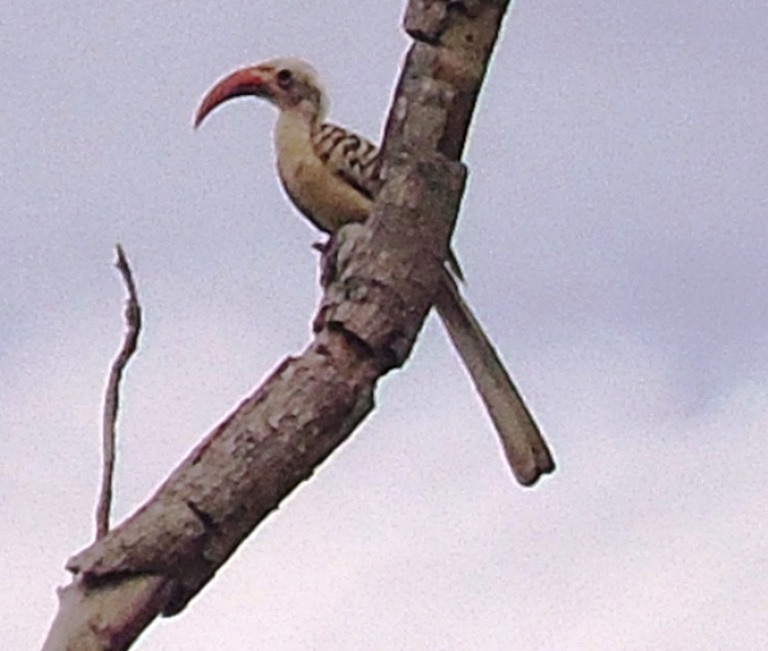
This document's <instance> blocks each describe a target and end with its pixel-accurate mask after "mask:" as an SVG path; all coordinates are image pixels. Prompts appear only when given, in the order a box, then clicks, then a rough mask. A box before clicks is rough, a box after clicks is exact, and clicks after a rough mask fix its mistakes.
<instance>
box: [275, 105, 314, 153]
mask: <svg viewBox="0 0 768 651" xmlns="http://www.w3.org/2000/svg"><path fill="white" fill-rule="evenodd" d="M319 128H320V124H319V122H318V120H317V117H316V116H313V115H311V114H307V113H305V112H302V111H298V110H288V111H281V112H280V115H279V116H278V118H277V124H276V125H275V150H276V152H277V158H278V161H281V162H287V159H292V158H295V157H305V156H310V155H312V154H314V149H313V145H312V136H313V135H314V133H315V132H316V131H317V129H319Z"/></svg>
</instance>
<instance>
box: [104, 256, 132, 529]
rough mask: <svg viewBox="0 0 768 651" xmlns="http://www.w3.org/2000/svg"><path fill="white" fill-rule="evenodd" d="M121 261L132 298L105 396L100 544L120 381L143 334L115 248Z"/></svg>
mask: <svg viewBox="0 0 768 651" xmlns="http://www.w3.org/2000/svg"><path fill="white" fill-rule="evenodd" d="M115 250H116V253H117V260H116V261H115V266H116V267H117V269H118V271H119V272H120V275H121V276H122V277H123V282H124V283H125V287H126V289H127V290H128V298H127V299H126V301H125V312H124V316H125V325H126V331H125V336H124V337H123V345H122V346H121V348H120V352H119V353H118V354H117V357H116V358H115V360H114V361H113V362H112V369H111V370H110V372H109V380H108V381H107V389H106V392H105V394H104V414H103V418H102V450H103V451H102V454H103V460H102V464H103V465H102V474H101V490H100V492H99V501H98V503H97V505H96V540H100V539H101V538H103V537H104V536H106V535H107V532H108V531H109V512H110V509H111V508H112V485H113V480H114V474H115V441H116V438H117V437H116V428H117V412H118V409H119V407H120V381H121V380H122V377H123V371H124V370H125V367H126V366H127V365H128V362H129V360H130V359H131V357H132V356H133V354H134V353H135V352H136V347H137V345H138V342H139V334H140V332H141V305H140V304H139V297H138V294H137V292H136V284H135V283H134V280H133V273H132V272H131V267H130V265H129V264H128V259H127V258H126V257H125V252H124V251H123V247H121V246H120V245H119V244H118V245H117V246H116V247H115Z"/></svg>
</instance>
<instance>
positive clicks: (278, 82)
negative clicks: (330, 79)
mask: <svg viewBox="0 0 768 651" xmlns="http://www.w3.org/2000/svg"><path fill="white" fill-rule="evenodd" d="M244 95H253V96H254V97H263V98H264V99H266V100H268V101H269V102H271V103H272V104H274V105H275V106H277V108H278V109H279V110H280V111H298V112H300V113H301V114H303V115H305V116H306V117H307V118H308V119H310V120H313V121H318V122H322V121H323V120H324V119H325V116H326V115H327V112H328V95H327V94H326V92H325V89H324V88H323V85H322V83H321V82H320V79H319V77H318V74H317V71H316V70H315V69H314V68H313V67H312V66H311V65H309V64H308V63H307V62H306V61H302V60H301V59H294V58H289V57H286V58H280V59H272V60H270V61H265V62H264V63H260V64H258V65H255V66H248V67H246V68H241V69H240V70H237V71H235V72H233V73H232V74H230V75H228V76H226V77H224V79H222V80H221V81H219V82H218V83H217V84H216V85H215V86H214V87H213V88H211V90H209V91H208V94H207V95H206V96H205V97H204V98H203V101H202V102H201V104H200V108H199V109H198V110H197V114H196V115H195V127H197V126H199V125H200V123H202V121H203V120H204V119H205V117H206V116H207V115H208V114H209V113H210V112H211V111H213V109H215V108H216V107H217V106H219V105H220V104H223V103H224V102H226V101H227V100H230V99H232V98H234V97H241V96H244Z"/></svg>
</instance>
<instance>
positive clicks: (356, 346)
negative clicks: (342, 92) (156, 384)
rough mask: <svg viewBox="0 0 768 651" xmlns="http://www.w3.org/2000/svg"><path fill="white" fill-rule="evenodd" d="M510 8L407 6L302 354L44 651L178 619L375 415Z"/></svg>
mask: <svg viewBox="0 0 768 651" xmlns="http://www.w3.org/2000/svg"><path fill="white" fill-rule="evenodd" d="M508 4H509V2H508V0H466V1H464V2H453V1H448V0H411V1H410V3H409V6H408V9H407V13H406V17H405V29H406V31H408V33H409V34H410V35H411V36H412V37H413V38H414V39H415V42H414V44H413V45H412V47H411V49H410V51H409V52H408V55H407V58H406V61H405V64H404V66H403V71H402V75H401V78H400V82H399V85H398V88H397V92H396V95H395V98H394V102H393V105H392V110H391V112H390V115H389V120H388V123H387V128H386V136H385V141H384V145H383V146H384V150H385V153H384V156H385V159H384V165H385V178H386V181H385V183H384V185H383V187H382V189H381V192H380V193H379V196H378V198H377V201H376V206H375V209H374V212H373V215H372V217H371V219H369V220H368V222H367V223H366V224H365V225H362V226H350V227H346V228H345V229H344V230H343V231H342V233H341V235H340V246H339V249H338V259H337V261H336V263H337V264H336V274H335V276H334V277H333V278H332V279H331V282H330V283H329V285H328V286H327V288H326V290H325V294H324V297H323V299H322V304H321V306H320V310H319V313H318V315H317V316H316V318H315V336H314V339H313V341H312V342H311V343H310V344H309V346H308V347H307V348H306V350H305V351H304V352H303V354H302V355H301V356H299V357H295V358H288V359H286V360H284V361H283V362H282V363H281V364H280V365H279V366H278V368H277V369H276V370H275V371H274V372H273V373H272V375H271V377H270V378H269V379H268V380H267V381H266V382H265V383H264V384H263V385H262V386H261V387H260V388H259V389H257V390H256V391H255V393H253V394H252V395H250V396H248V397H247V398H246V399H245V400H244V401H243V402H242V404H241V405H240V406H239V407H238V408H237V409H236V410H235V411H234V412H233V413H232V414H230V415H229V416H228V417H227V418H225V419H224V420H223V421H222V423H221V424H220V425H218V426H217V427H216V428H215V429H214V430H213V431H212V432H211V433H210V434H208V435H207V436H206V437H205V438H204V439H203V441H202V442H201V443H200V444H199V445H198V446H197V448H196V449H195V450H193V451H192V452H191V453H190V455H189V456H188V457H187V458H186V459H185V460H184V461H183V462H182V463H181V464H180V465H179V466H178V467H177V468H176V469H175V470H174V471H173V472H172V473H171V475H170V477H169V478H168V479H167V481H166V482H165V483H164V484H163V485H162V486H161V487H160V489H159V490H158V491H157V492H156V493H155V495H153V496H152V497H151V498H150V499H149V500H148V501H147V503H146V504H144V505H143V506H142V507H141V508H140V509H139V510H138V511H137V512H136V513H134V514H133V515H132V516H131V517H129V518H128V519H127V520H125V521H124V522H123V523H122V524H120V525H119V526H118V527H116V528H115V529H113V530H112V531H110V532H109V533H108V534H107V535H106V536H104V537H103V538H101V539H100V540H98V541H97V542H95V543H94V544H93V545H91V546H90V547H88V548H87V549H85V550H84V551H82V552H80V553H78V554H77V555H76V556H74V557H73V558H71V559H70V560H69V562H68V564H67V567H68V569H69V570H70V571H71V572H72V573H73V582H72V583H71V584H70V585H69V586H67V587H66V588H64V589H62V590H61V591H60V608H59V613H58V615H57V617H56V619H55V621H54V623H53V626H52V628H51V631H50V632H49V636H48V639H47V641H46V643H45V646H44V651H54V650H56V651H63V650H71V651H74V650H77V651H88V650H90V649H94V650H95V649H126V648H128V647H129V646H130V645H131V644H132V642H133V641H134V640H135V639H136V638H137V637H138V636H139V635H140V633H141V631H142V630H143V629H144V628H145V627H146V626H147V625H148V624H149V623H150V622H151V621H152V620H153V619H154V618H155V617H156V616H157V615H159V614H164V615H170V614H173V613H176V612H178V611H179V610H181V609H182V608H183V607H184V606H185V604H186V603H187V602H188V601H189V600H190V599H192V598H193V597H194V596H195V595H196V594H197V592H198V591H199V590H200V589H201V588H202V587H203V586H204V585H205V584H206V583H207V582H208V581H209V580H210V579H211V578H212V577H213V575H214V574H215V573H216V571H217V570H218V568H219V567H221V565H222V564H223V563H224V562H225V561H226V560H227V559H228V558H229V556H230V555H231V554H232V553H233V551H234V550H235V549H236V548H237V547H238V545H239V544H240V543H241V542H242V541H243V540H244V539H245V538H246V536H248V535H249V534H250V533H251V532H252V531H253V529H254V528H255V527H256V526H257V525H258V524H259V523H260V522H261V521H262V520H263V519H264V518H265V517H266V516H267V515H268V514H269V513H270V511H272V510H273V509H275V508H277V506H278V504H279V503H280V502H281V501H282V500H283V499H284V498H285V497H286V496H287V495H288V494H289V493H290V492H291V491H292V490H293V489H295V488H296V487H297V486H298V485H299V484H300V483H301V482H302V481H304V480H305V479H307V478H308V477H309V476H310V475H311V474H312V472H313V470H314V469H315V467H316V466H317V465H318V464H320V463H321V462H322V461H323V460H324V459H325V458H326V457H327V456H328V455H329V454H330V453H331V452H333V450H334V449H335V448H336V447H337V446H338V445H339V444H340V443H342V442H343V441H344V440H345V439H346V438H347V437H348V436H349V435H350V434H351V433H352V432H353V431H354V429H355V427H357V425H358V424H359V423H360V422H361V421H362V420H363V418H365V416H366V415H367V414H368V413H370V411H371V410H372V408H373V405H374V390H375V387H376V383H377V381H378V379H379V378H380V377H381V376H382V375H384V374H385V373H387V372H388V371H389V370H391V369H392V368H395V367H398V366H401V365H402V364H403V363H404V362H405V360H406V359H407V357H408V355H409V353H410V351H411V348H412V346H413V343H414V340H415V338H416V336H417V334H418V332H419V331H420V329H421V327H422V324H423V322H424V319H425V318H426V316H427V313H428V312H429V309H430V306H431V305H432V302H433V298H434V296H435V292H436V290H437V288H438V283H439V278H440V274H441V273H442V268H441V267H442V264H443V263H442V261H443V260H444V259H445V256H446V252H447V250H448V243H449V240H450V236H451V233H452V231H453V227H454V224H455V220H456V216H457V213H458V209H459V204H460V201H461V196H462V193H463V188H464V181H465V175H466V172H465V168H464V165H463V164H462V163H461V162H459V159H460V156H461V153H462V150H463V146H464V141H465V137H466V133H467V128H468V125H469V121H470V118H471V115H472V112H473V109H474V105H475V100H476V98H477V95H478V91H479V89H480V85H481V83H482V80H483V77H484V74H485V70H486V66H487V63H488V59H489V57H490V54H491V51H492V48H493V46H494V43H495V41H496V38H497V36H498V32H499V28H500V25H501V21H502V18H503V16H504V14H505V12H506V10H507V7H508Z"/></svg>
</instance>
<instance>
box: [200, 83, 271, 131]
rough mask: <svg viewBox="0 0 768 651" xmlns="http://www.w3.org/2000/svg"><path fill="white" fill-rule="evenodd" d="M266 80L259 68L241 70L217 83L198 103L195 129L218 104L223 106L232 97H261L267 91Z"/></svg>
mask: <svg viewBox="0 0 768 651" xmlns="http://www.w3.org/2000/svg"><path fill="white" fill-rule="evenodd" d="M268 88H269V86H268V84H267V80H266V79H265V78H264V75H263V71H262V70H260V69H259V68H242V69H241V70H236V71H235V72H233V73H232V74H231V75H228V76H226V77H224V79H222V80H221V81H219V82H218V83H217V84H216V85H215V86H214V87H213V88H211V90H209V91H208V94H207V95H206V96H205V97H204V98H203V101H202V102H201V103H200V108H198V109H197V113H196V114H195V129H197V127H199V126H200V124H201V123H202V121H203V120H205V117H206V116H207V115H208V114H209V113H210V112H211V111H213V109H215V108H216V107H217V106H218V105H219V104H223V103H224V102H226V101H227V100H230V99H232V98H233V97H240V96H242V95H256V96H263V95H266V94H267V91H268Z"/></svg>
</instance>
